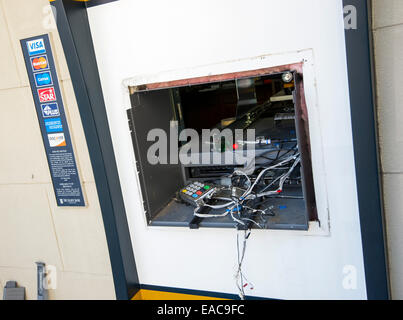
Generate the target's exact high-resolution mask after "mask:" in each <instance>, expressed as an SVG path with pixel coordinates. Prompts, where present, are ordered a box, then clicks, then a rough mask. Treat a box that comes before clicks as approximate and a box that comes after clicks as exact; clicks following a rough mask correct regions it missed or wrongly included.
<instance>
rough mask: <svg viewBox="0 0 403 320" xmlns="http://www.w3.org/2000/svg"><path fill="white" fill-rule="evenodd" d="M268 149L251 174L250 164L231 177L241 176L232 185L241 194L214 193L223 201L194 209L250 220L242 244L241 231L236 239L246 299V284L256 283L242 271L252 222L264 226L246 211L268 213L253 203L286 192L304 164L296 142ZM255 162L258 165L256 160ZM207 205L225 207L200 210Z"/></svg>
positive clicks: (241, 291)
mask: <svg viewBox="0 0 403 320" xmlns="http://www.w3.org/2000/svg"><path fill="white" fill-rule="evenodd" d="M276 151H277V155H276V157H275V158H269V157H267V156H266V154H267V153H272V152H276ZM281 152H283V153H281ZM267 153H266V154H262V155H260V156H258V157H257V158H263V159H265V160H266V161H265V162H263V163H259V164H258V165H257V166H256V168H255V167H254V168H253V172H252V174H249V175H248V170H250V168H246V170H245V169H244V170H236V171H234V172H233V173H232V175H231V176H230V178H231V179H236V180H238V182H237V183H233V184H232V186H231V187H229V188H228V189H229V190H230V191H231V190H232V188H234V187H237V188H239V189H240V190H242V191H243V192H242V195H241V196H238V197H236V196H233V195H232V196H230V197H228V198H223V197H220V198H218V197H217V198H214V196H213V197H212V198H211V199H212V200H216V201H221V202H223V203H220V204H217V203H216V204H208V203H204V204H203V205H202V206H200V207H197V208H195V209H194V212H193V214H194V215H195V216H198V217H202V218H221V217H225V216H227V215H230V216H231V218H232V219H233V220H234V222H236V223H237V224H240V225H243V226H245V224H246V223H248V225H249V227H248V230H244V231H243V232H244V234H243V241H242V242H241V243H242V248H241V245H240V239H239V232H237V239H236V240H237V257H238V262H237V271H236V274H235V279H236V285H237V288H238V291H239V297H240V298H241V299H242V300H243V299H245V288H246V287H247V286H249V288H251V289H253V284H252V283H251V282H250V281H248V280H247V278H246V277H245V274H244V273H243V271H242V263H243V261H244V257H245V251H246V242H247V239H248V238H249V236H250V234H251V229H250V223H253V224H255V225H256V226H258V227H259V228H262V226H261V225H260V224H259V223H258V222H256V221H255V220H253V219H251V218H250V217H247V216H245V215H243V214H242V212H249V213H252V214H259V215H260V216H263V215H266V214H267V210H268V209H270V208H266V209H260V208H258V207H256V206H254V205H253V204H254V203H255V202H256V201H257V200H261V199H264V198H265V197H271V196H276V195H278V194H279V193H281V192H283V186H284V183H285V182H286V180H287V179H289V177H290V175H291V174H292V173H293V172H294V170H295V168H297V166H298V164H300V162H301V156H300V154H299V153H298V149H297V145H295V146H294V147H292V148H291V149H281V148H280V149H279V150H274V151H273V150H270V151H268V152H267ZM290 154H291V155H290ZM253 165H255V163H254V164H253ZM259 170H260V172H259ZM255 172H256V173H255ZM257 172H259V173H257ZM269 173H272V175H271V182H270V183H268V184H266V183H265V176H266V175H267V174H269ZM251 203H252V204H251ZM203 207H207V208H210V209H213V210H220V209H224V211H223V212H221V213H214V214H205V213H200V209H202V208H203Z"/></svg>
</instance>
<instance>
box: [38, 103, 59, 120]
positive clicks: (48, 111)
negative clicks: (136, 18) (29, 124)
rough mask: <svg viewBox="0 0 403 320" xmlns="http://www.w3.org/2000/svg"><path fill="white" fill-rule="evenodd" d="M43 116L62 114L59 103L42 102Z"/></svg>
mask: <svg viewBox="0 0 403 320" xmlns="http://www.w3.org/2000/svg"><path fill="white" fill-rule="evenodd" d="M41 109H42V116H43V117H44V118H49V117H58V116H60V111H59V106H58V105H57V103H56V102H55V103H46V104H41Z"/></svg>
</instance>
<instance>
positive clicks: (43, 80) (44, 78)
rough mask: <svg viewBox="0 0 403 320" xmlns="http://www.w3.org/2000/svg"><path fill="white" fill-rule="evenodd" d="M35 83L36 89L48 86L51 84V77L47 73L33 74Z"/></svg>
mask: <svg viewBox="0 0 403 320" xmlns="http://www.w3.org/2000/svg"><path fill="white" fill-rule="evenodd" d="M34 77H35V83H36V86H37V87H44V86H50V85H52V84H53V81H52V76H51V75H50V72H49V71H46V72H40V73H35V74H34Z"/></svg>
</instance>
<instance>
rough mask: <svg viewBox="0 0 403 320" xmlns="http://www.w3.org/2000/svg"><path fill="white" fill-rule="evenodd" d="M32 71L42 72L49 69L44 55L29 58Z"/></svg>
mask: <svg viewBox="0 0 403 320" xmlns="http://www.w3.org/2000/svg"><path fill="white" fill-rule="evenodd" d="M31 65H32V70H33V71H34V72H36V71H42V70H47V69H49V63H48V57H47V56H46V55H43V56H38V57H34V58H31Z"/></svg>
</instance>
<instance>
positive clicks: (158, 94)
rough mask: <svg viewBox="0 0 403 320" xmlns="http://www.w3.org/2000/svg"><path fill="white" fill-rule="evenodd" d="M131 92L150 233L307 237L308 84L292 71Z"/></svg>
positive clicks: (310, 210) (311, 216)
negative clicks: (298, 233) (175, 229)
mask: <svg viewBox="0 0 403 320" xmlns="http://www.w3.org/2000/svg"><path fill="white" fill-rule="evenodd" d="M130 92H131V103H132V107H131V109H129V110H128V120H129V126H130V130H131V134H132V140H133V146H134V151H135V157H136V164H137V171H138V172H139V180H140V186H141V193H142V197H143V203H144V210H145V214H146V216H147V221H148V223H149V225H153V226H184V227H190V228H199V227H217V228H219V227H224V228H226V227H228V228H229V227H231V228H233V227H236V228H238V229H247V228H261V229H289V230H307V229H308V224H309V221H314V220H317V212H316V202H315V190H314V183H313V176H312V165H311V148H310V141H309V123H308V111H307V106H306V103H305V97H304V89H303V77H302V73H300V72H298V71H296V70H294V69H293V67H292V66H284V67H278V68H272V69H260V70H252V71H247V72H241V73H234V74H224V75H219V76H210V77H203V78H195V79H185V80H179V81H172V82H167V83H153V84H145V85H140V86H135V87H130ZM224 132H225V134H224ZM227 137H228V139H226V138H227Z"/></svg>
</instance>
